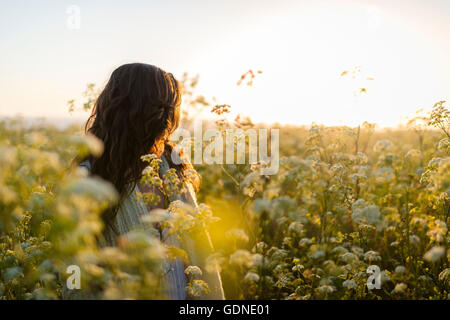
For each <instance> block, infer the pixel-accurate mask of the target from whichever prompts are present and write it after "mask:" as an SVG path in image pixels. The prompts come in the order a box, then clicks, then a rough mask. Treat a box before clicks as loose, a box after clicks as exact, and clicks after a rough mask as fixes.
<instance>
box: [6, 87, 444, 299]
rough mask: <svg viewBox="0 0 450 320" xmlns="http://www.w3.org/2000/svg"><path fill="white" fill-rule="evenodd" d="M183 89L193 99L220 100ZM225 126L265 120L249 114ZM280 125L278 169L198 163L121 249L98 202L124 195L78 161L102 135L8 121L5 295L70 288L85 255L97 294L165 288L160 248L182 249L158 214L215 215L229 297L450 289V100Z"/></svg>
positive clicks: (193, 292) (183, 218) (188, 222)
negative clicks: (358, 120) (400, 117)
mask: <svg viewBox="0 0 450 320" xmlns="http://www.w3.org/2000/svg"><path fill="white" fill-rule="evenodd" d="M88 90H91V91H92V90H93V87H91V88H90V89H89V88H88ZM91 93H92V92H91ZM86 95H87V96H89V92H87V94H86ZM185 95H186V96H185V97H184V98H185V99H184V101H185V103H186V104H187V105H188V107H189V106H190V107H193V106H195V105H197V106H198V105H200V106H201V107H202V108H207V107H211V106H210V105H209V104H208V103H206V102H204V101H203V100H202V99H199V98H198V97H197V98H196V97H195V95H192V93H190V92H189V90H188V91H186V92H185ZM73 103H74V102H73V101H71V104H72V105H73ZM90 103H92V101H91V100H88V103H87V104H86V105H85V106H86V109H89V104H90ZM213 110H214V112H216V113H218V114H219V115H220V113H221V110H222V111H223V108H220V106H219V108H217V106H215V107H214V108H213ZM216 125H217V126H218V127H219V128H221V129H226V128H230V127H239V128H248V127H253V126H254V125H253V124H252V123H251V121H249V120H248V119H247V120H245V121H244V120H242V119H236V121H235V122H234V123H229V122H227V121H222V120H221V121H218V122H217V124H216ZM279 128H280V168H279V171H278V173H277V174H275V175H270V176H267V175H260V174H259V173H258V165H248V164H242V165H226V164H224V165H214V164H213V165H207V164H203V165H197V166H195V169H196V170H197V171H198V173H199V174H200V176H201V185H200V191H199V193H198V202H199V203H201V204H200V205H199V207H198V208H188V207H186V206H185V205H183V204H182V203H179V202H172V203H170V205H169V207H168V209H167V210H158V211H154V212H152V213H151V214H150V215H149V216H147V217H145V218H144V219H145V221H146V222H147V223H148V228H142V229H138V230H135V231H132V232H131V233H130V234H128V235H127V236H126V237H123V238H122V239H120V241H119V245H118V246H117V247H114V248H111V247H102V246H99V244H98V239H99V237H100V235H101V230H102V222H101V221H102V220H101V218H100V215H101V212H102V211H103V210H104V209H105V208H106V207H107V206H109V205H111V204H113V203H114V202H115V201H117V194H116V192H115V190H114V188H112V186H111V185H110V184H108V183H106V182H104V181H101V180H99V179H97V178H95V177H89V176H88V174H87V172H86V171H85V170H84V169H82V168H79V167H78V166H77V164H76V163H75V162H74V159H75V158H76V157H83V156H85V155H87V154H88V153H92V154H94V155H96V154H100V153H101V152H102V151H103V150H102V144H101V142H100V141H98V140H97V139H95V138H93V137H89V136H84V135H83V134H82V130H81V128H80V127H77V126H73V127H70V128H66V129H57V128H55V127H52V126H50V125H48V124H45V123H42V124H34V125H32V126H30V125H25V124H24V123H23V121H21V120H20V119H16V120H11V119H10V120H3V121H2V122H0V299H60V298H61V297H62V284H64V282H65V279H66V277H67V276H68V274H67V267H68V266H70V265H77V266H79V267H80V269H81V288H82V290H83V292H85V293H87V294H88V296H89V297H91V298H98V299H155V298H161V297H162V296H161V293H160V292H159V290H158V279H159V273H160V271H159V270H160V263H161V260H162V259H163V257H164V256H165V255H166V254H169V255H173V256H182V257H184V253H183V252H181V250H178V249H176V248H173V247H165V246H164V245H163V244H162V243H160V242H159V240H158V239H157V238H156V236H155V235H154V233H153V232H152V223H153V222H155V221H158V222H160V223H161V224H162V225H163V226H170V227H171V228H172V230H173V231H174V232H195V231H196V230H197V229H198V228H208V230H209V231H210V234H211V237H212V241H213V243H214V246H215V249H216V253H215V254H213V255H212V256H210V257H209V258H208V261H209V263H210V264H211V266H214V265H219V266H220V269H221V274H222V281H223V286H224V289H225V295H226V297H227V298H228V299H300V300H308V299H450V288H449V284H450V266H449V256H450V249H449V240H450V238H449V234H448V227H449V221H448V216H449V212H450V154H449V153H450V136H449V111H448V109H447V108H446V105H445V103H444V102H439V103H437V104H436V105H435V106H434V107H433V108H432V109H431V110H430V112H429V113H428V114H427V115H426V116H423V117H422V116H421V117H419V116H418V117H416V118H414V119H411V121H410V122H409V124H408V126H406V127H402V128H398V129H376V128H375V126H374V125H372V124H370V123H364V124H362V125H361V126H359V127H356V128H350V127H324V126H321V125H314V124H313V125H311V126H308V127H294V126H281V127H279ZM143 161H148V163H149V166H148V168H147V169H146V170H145V171H144V175H143V181H144V182H145V183H148V184H153V185H157V186H158V187H159V188H160V189H162V190H164V192H165V193H167V194H169V193H173V192H180V190H179V188H178V187H180V184H179V183H178V182H179V181H177V176H176V175H173V174H171V172H169V174H168V175H167V176H163V177H159V176H158V175H157V174H155V173H156V172H157V166H158V160H157V159H155V158H154V157H152V156H148V157H144V158H143ZM143 198H144V199H145V200H146V201H154V200H155V199H154V197H152V195H143ZM185 258H186V266H187V268H186V271H185V273H186V274H187V276H188V277H189V279H190V281H189V286H188V287H187V288H186V290H187V292H188V293H189V295H190V296H194V297H201V295H202V294H203V293H204V292H206V291H208V285H207V283H204V282H203V281H201V280H198V279H197V278H198V275H199V274H201V273H202V270H200V269H199V268H198V267H197V266H190V265H189V260H188V258H187V257H185ZM369 266H377V267H378V268H379V270H380V275H379V280H380V282H381V283H380V287H379V289H378V288H372V289H369V288H368V286H367V282H368V278H369V277H370V276H371V273H370V272H368V267H369Z"/></svg>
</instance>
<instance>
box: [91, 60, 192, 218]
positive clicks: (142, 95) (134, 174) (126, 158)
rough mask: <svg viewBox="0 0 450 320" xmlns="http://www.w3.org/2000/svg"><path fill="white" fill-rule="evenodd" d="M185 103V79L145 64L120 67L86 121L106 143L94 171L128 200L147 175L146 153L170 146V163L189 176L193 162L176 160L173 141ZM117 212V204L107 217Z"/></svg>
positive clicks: (93, 159) (168, 149)
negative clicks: (171, 138) (181, 79)
mask: <svg viewBox="0 0 450 320" xmlns="http://www.w3.org/2000/svg"><path fill="white" fill-rule="evenodd" d="M180 104H181V88H180V84H179V83H178V81H177V80H176V79H175V78H174V76H173V75H172V74H171V73H168V72H165V71H163V70H161V69H160V68H158V67H155V66H153V65H149V64H143V63H130V64H125V65H122V66H120V67H119V68H117V69H116V70H114V72H113V73H112V74H111V78H110V79H109V81H108V83H107V84H106V86H105V88H104V89H103V91H102V92H101V93H100V95H99V97H98V98H97V101H96V102H95V105H94V108H93V110H92V114H91V116H90V117H89V119H88V121H87V122H86V126H85V131H86V133H90V134H93V135H95V136H96V137H97V138H99V139H100V140H102V141H103V144H104V152H103V154H102V155H101V156H100V157H99V158H94V157H92V156H90V157H89V161H90V164H91V173H92V174H94V175H97V176H100V177H101V178H103V179H105V180H107V181H110V182H111V183H112V184H113V185H114V186H115V188H116V189H117V191H118V193H119V195H120V198H121V199H123V197H124V196H126V195H127V193H128V192H130V191H131V190H132V189H133V188H134V186H135V185H136V183H138V182H139V180H140V178H141V175H142V170H143V169H144V168H145V166H146V164H145V163H144V162H143V161H142V160H141V156H143V155H145V154H149V153H158V152H159V151H161V149H162V148H163V147H164V153H165V154H166V155H168V156H166V159H167V160H168V161H169V164H170V165H171V166H172V167H175V168H176V169H177V172H178V173H179V174H180V175H181V176H183V172H184V171H185V169H187V167H188V165H186V164H184V163H182V164H180V165H175V164H174V163H173V162H172V161H171V157H170V152H171V151H172V145H171V144H170V143H168V142H167V141H168V140H167V139H168V137H169V136H170V134H171V133H173V131H174V130H175V129H176V128H177V127H178V125H179V122H180ZM119 204H120V202H119ZM116 213H117V206H116V208H114V209H113V210H109V211H108V212H106V216H105V217H106V218H110V217H111V216H114V215H115V214H116ZM105 217H104V218H105Z"/></svg>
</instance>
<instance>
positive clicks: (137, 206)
mask: <svg viewBox="0 0 450 320" xmlns="http://www.w3.org/2000/svg"><path fill="white" fill-rule="evenodd" d="M161 160H162V161H161V163H160V175H161V176H162V175H164V174H165V173H166V172H167V170H169V164H168V162H167V160H166V159H165V157H164V156H161ZM81 165H82V166H84V167H86V168H87V169H88V170H90V169H91V168H90V163H89V162H86V161H85V162H83V163H82V164H81ZM186 189H187V192H186V193H185V194H182V195H177V196H176V197H173V198H171V199H170V200H171V201H175V200H180V201H183V202H185V203H187V204H189V205H191V206H193V207H197V200H196V196H195V192H194V190H193V187H192V185H191V184H190V183H186ZM138 194H139V188H138V186H137V185H136V186H135V188H134V190H133V191H132V192H131V193H130V194H129V195H128V196H127V197H126V198H124V199H123V200H122V203H121V205H120V207H119V209H118V212H117V214H116V216H115V218H114V220H113V221H112V223H108V224H107V225H105V230H104V240H105V242H106V243H104V244H102V245H105V246H116V239H117V237H118V236H120V235H125V234H126V233H128V232H129V231H131V230H133V229H134V228H138V227H144V223H143V222H142V220H141V217H142V216H143V215H146V214H148V208H147V206H146V204H145V203H144V202H143V200H142V199H140V198H139V197H138ZM168 233H169V229H168V228H166V229H164V230H163V232H162V234H161V235H160V240H161V241H162V242H163V243H165V244H167V245H170V246H175V247H178V248H180V249H183V250H185V251H186V253H187V255H188V258H189V263H190V264H191V265H196V266H198V267H200V268H201V269H202V271H203V276H202V280H204V281H206V282H207V284H208V286H209V289H210V293H209V294H207V295H206V296H202V297H199V298H200V299H225V296H224V292H223V288H222V281H221V277H220V274H219V271H218V270H217V268H211V266H210V267H209V268H206V260H207V258H208V256H209V255H210V254H212V253H213V247H212V243H211V239H210V237H209V234H208V232H206V230H205V231H204V232H197V233H196V234H195V235H188V234H185V235H181V236H182V237H181V238H180V239H182V240H181V242H182V243H180V241H179V240H178V239H179V237H178V236H177V235H176V234H172V235H169V234H168ZM164 265H165V270H164V272H163V275H162V283H161V285H162V288H161V289H162V290H164V291H163V292H164V294H163V295H164V296H165V298H167V299H173V300H184V299H189V297H187V294H186V290H185V288H186V285H187V279H186V276H185V274H184V269H185V266H184V263H183V261H182V259H181V258H176V259H174V260H172V259H170V260H169V259H167V260H166V262H165V264H164ZM207 269H208V270H207ZM64 287H65V286H64ZM69 291H71V290H69ZM63 292H67V290H63ZM63 298H65V297H64V295H63ZM68 298H69V299H70V294H69V297H68Z"/></svg>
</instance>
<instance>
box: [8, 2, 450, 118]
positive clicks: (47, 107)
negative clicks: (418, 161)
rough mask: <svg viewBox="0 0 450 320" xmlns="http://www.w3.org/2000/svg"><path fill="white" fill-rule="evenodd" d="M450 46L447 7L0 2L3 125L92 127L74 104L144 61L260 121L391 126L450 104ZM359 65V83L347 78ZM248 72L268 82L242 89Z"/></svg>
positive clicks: (406, 4)
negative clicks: (18, 119) (196, 78)
mask: <svg viewBox="0 0 450 320" xmlns="http://www.w3.org/2000/svg"><path fill="white" fill-rule="evenodd" d="M70 5H76V6H78V8H79V9H80V18H81V19H80V22H81V24H80V28H79V29H73V28H69V27H68V25H67V21H68V19H69V18H70V14H69V13H67V12H66V10H67V8H68V7H69V6H70ZM449 35H450V1H448V0H429V1H425V0H423V1H417V0H395V1H393V0H389V1H384V0H379V1H375V0H373V1H363V0H359V1H357V0H355V1H350V0H349V1H344V0H341V1H325V0H314V1H312V0H311V1H306V0H297V1H287V0H277V1H266V0H258V1H242V0H240V1H236V0H229V1H181V0H180V1H170V0H166V1H138V0H128V1H75V0H73V1H61V0H58V1H18V0H14V1H2V2H1V3H0V43H1V45H0V92H1V97H2V98H1V101H0V117H1V116H13V115H17V114H21V115H23V116H25V117H41V116H45V117H46V118H49V119H50V120H52V119H53V121H58V122H61V121H67V120H68V119H69V120H70V119H79V118H80V117H81V118H85V117H86V115H85V114H83V113H75V114H73V115H69V114H68V111H67V101H68V100H70V99H74V98H75V99H79V98H80V96H81V93H82V92H83V90H84V88H85V86H86V84H87V83H90V82H93V83H96V84H98V85H100V86H102V85H104V83H105V81H106V80H107V78H108V77H109V75H110V73H111V72H112V71H113V70H114V69H115V68H116V67H118V66H119V65H121V64H123V63H127V62H137V61H138V62H146V63H151V64H155V65H158V66H160V67H162V68H163V69H165V70H167V71H170V72H172V73H174V74H175V76H178V77H180V76H181V75H182V74H183V72H189V73H190V74H192V75H195V74H199V75H200V83H199V92H201V93H203V94H205V95H206V96H207V97H209V98H210V97H213V96H214V97H216V98H217V102H218V103H227V104H230V105H231V106H232V107H233V112H234V113H233V115H234V114H236V113H242V114H243V115H250V116H251V118H252V119H253V120H254V121H255V122H267V123H272V122H280V123H292V124H309V123H311V122H312V121H315V122H318V123H324V124H327V125H336V124H346V125H355V124H358V123H360V122H362V121H365V120H369V121H370V122H377V123H378V124H380V125H381V126H395V125H397V124H398V123H399V121H401V117H402V116H408V115H411V114H413V113H414V112H415V111H416V110H417V109H418V108H421V107H425V108H429V107H431V106H432V105H433V103H434V102H436V101H438V100H442V99H444V100H445V99H448V98H449V95H450V59H449V58H448V57H449V53H450V41H449ZM354 66H361V68H362V74H361V81H360V82H358V79H351V77H347V76H346V77H340V74H341V72H342V71H344V70H349V69H352V68H353V67H354ZM250 68H251V69H254V70H262V71H263V73H262V74H261V75H257V77H256V78H255V81H254V84H253V86H252V87H247V86H245V85H244V86H239V87H238V86H236V82H237V80H238V79H239V77H240V75H241V74H243V73H244V72H246V71H247V70H248V69H250ZM367 76H370V77H373V78H374V79H375V80H373V81H365V80H364V79H365V77H367ZM359 87H366V88H367V89H368V93H367V94H362V95H359V96H357V97H355V96H354V95H353V91H354V90H355V89H357V88H359Z"/></svg>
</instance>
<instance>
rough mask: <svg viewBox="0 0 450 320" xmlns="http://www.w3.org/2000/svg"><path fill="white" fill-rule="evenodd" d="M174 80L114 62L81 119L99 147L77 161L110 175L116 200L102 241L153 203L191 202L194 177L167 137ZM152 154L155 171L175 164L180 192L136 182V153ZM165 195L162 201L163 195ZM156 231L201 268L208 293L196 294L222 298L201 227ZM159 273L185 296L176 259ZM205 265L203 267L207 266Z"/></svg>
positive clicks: (174, 106) (111, 239) (174, 123)
mask: <svg viewBox="0 0 450 320" xmlns="http://www.w3.org/2000/svg"><path fill="white" fill-rule="evenodd" d="M180 90H181V89H180V85H179V83H178V82H177V81H176V80H175V78H174V77H173V75H172V74H170V73H167V72H165V71H163V70H161V69H160V68H158V67H155V66H152V65H148V64H143V63H131V64H125V65H123V66H121V67H119V68H117V69H116V70H115V71H114V72H113V73H112V75H111V78H110V79H109V81H108V83H107V84H106V87H105V88H104V90H103V92H102V93H101V94H100V95H99V97H98V99H97V101H96V103H95V106H94V108H93V110H92V114H91V116H90V118H89V120H88V121H87V123H86V132H87V133H89V134H93V135H95V136H96V137H97V138H99V139H100V140H102V141H103V144H104V152H103V154H102V155H101V156H100V157H99V158H94V157H89V158H88V159H87V160H85V161H83V163H82V165H83V166H85V167H87V168H88V169H89V171H90V172H91V173H92V174H94V175H97V176H100V177H101V178H103V179H105V180H107V181H110V182H111V183H112V184H113V185H114V186H115V187H116V189H117V191H118V192H119V195H120V201H119V205H118V206H117V207H116V208H114V209H111V210H109V211H107V212H106V213H105V214H104V222H105V230H104V240H105V241H106V245H108V246H114V245H116V239H117V237H118V236H120V235H122V234H125V233H127V232H128V231H130V230H132V229H133V228H135V227H137V226H141V225H142V222H141V219H140V218H141V217H142V215H145V214H151V213H149V212H150V210H152V209H154V208H155V207H159V208H164V203H167V200H181V201H183V202H185V203H188V204H190V205H192V206H197V203H196V197H195V193H194V191H193V189H194V187H195V181H192V179H189V178H188V176H191V175H188V174H186V172H187V171H186V170H188V169H192V167H191V168H189V167H190V166H189V165H187V164H184V163H182V164H179V165H176V164H174V163H173V162H172V160H171V159H172V157H171V152H172V147H171V145H170V144H169V143H168V142H167V141H168V139H169V137H170V135H171V133H173V131H174V130H175V129H176V128H177V127H178V125H179V121H180V103H181V92H180ZM149 153H152V154H156V155H157V156H159V157H160V159H161V164H160V175H163V174H164V173H165V172H166V171H167V170H168V169H169V168H175V169H176V172H177V174H178V176H179V177H180V178H181V180H182V181H183V183H184V184H185V186H186V188H185V189H186V190H187V191H186V192H185V193H184V194H181V195H177V196H175V197H172V198H171V199H164V196H163V194H162V193H161V192H160V191H159V190H155V189H153V188H152V187H149V186H143V185H142V184H141V183H140V180H141V176H142V171H143V169H144V168H145V167H146V163H145V162H143V161H142V160H141V156H143V155H146V154H149ZM139 192H155V193H157V194H158V195H159V196H160V198H161V201H160V202H159V203H158V204H157V205H156V206H150V205H145V204H144V203H143V202H142V200H140V198H139V197H138V196H137V195H138V193H139ZM164 200H166V201H164ZM180 236H181V238H182V239H183V240H182V241H181V243H179V241H178V237H176V236H175V235H173V236H168V233H167V230H164V231H162V232H161V240H162V241H163V242H166V243H168V244H170V245H175V246H179V247H182V249H184V250H185V251H186V252H187V254H188V257H189V260H190V261H189V262H190V264H191V265H196V266H199V267H200V268H201V269H202V271H203V280H205V281H206V282H207V283H208V286H209V289H210V293H209V294H208V295H207V296H203V297H201V298H202V299H207V298H209V299H223V298H224V294H223V289H222V283H221V279H220V275H219V272H218V271H217V270H212V271H211V269H210V268H205V260H206V258H207V257H208V256H209V255H210V254H211V253H212V245H211V240H210V238H209V235H208V234H207V232H206V231H205V232H204V233H203V232H202V233H201V234H198V235H196V236H195V237H193V236H192V235H180ZM168 263H169V266H170V268H168V271H167V272H166V273H164V275H163V279H164V287H165V288H166V297H167V298H169V299H186V298H189V297H187V296H186V291H185V287H186V278H185V275H184V268H185V266H184V264H183V262H182V261H181V259H176V260H175V261H169V260H168ZM207 269H208V270H209V272H208V271H207Z"/></svg>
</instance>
